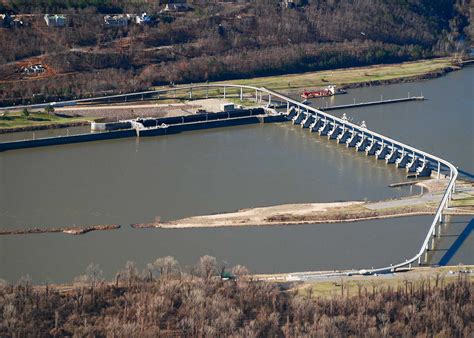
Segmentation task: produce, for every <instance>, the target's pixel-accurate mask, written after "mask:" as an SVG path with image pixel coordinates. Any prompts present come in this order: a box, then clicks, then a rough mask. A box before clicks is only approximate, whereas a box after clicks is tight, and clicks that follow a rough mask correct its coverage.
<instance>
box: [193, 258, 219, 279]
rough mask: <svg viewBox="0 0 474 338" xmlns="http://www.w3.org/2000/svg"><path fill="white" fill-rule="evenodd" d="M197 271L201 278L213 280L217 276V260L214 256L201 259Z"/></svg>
mask: <svg viewBox="0 0 474 338" xmlns="http://www.w3.org/2000/svg"><path fill="white" fill-rule="evenodd" d="M197 270H198V272H199V274H200V275H201V277H203V278H205V279H209V278H211V277H212V276H213V275H216V274H217V260H216V258H215V257H212V256H208V255H206V256H203V257H201V258H200V259H199V263H198V266H197Z"/></svg>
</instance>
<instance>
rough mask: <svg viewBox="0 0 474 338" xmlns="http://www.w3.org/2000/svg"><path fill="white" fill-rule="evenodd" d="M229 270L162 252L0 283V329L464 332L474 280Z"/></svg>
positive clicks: (33, 332) (20, 332)
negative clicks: (303, 282)
mask: <svg viewBox="0 0 474 338" xmlns="http://www.w3.org/2000/svg"><path fill="white" fill-rule="evenodd" d="M232 275H233V278H231V279H226V278H221V276H228V274H227V275H226V274H225V268H223V266H219V264H218V263H217V261H216V259H215V258H214V257H211V256H204V257H201V258H200V260H199V262H198V263H197V264H196V265H195V266H194V267H191V268H190V269H182V268H180V266H179V263H178V262H177V261H176V260H175V259H174V258H173V257H163V258H159V259H157V260H156V261H155V262H153V263H150V264H148V265H147V266H146V268H145V269H144V270H143V271H139V270H138V268H137V266H136V265H135V264H134V263H133V262H127V264H126V265H125V267H124V268H123V269H122V270H120V271H119V272H118V273H117V275H116V278H115V280H114V281H111V282H105V281H104V279H103V274H102V271H101V270H100V267H99V266H98V265H96V264H90V265H89V266H88V267H87V269H86V274H85V275H83V276H80V277H78V278H77V280H76V284H75V285H74V286H73V287H70V286H51V285H46V286H43V287H36V286H33V285H32V284H31V281H30V280H29V279H28V278H22V279H20V281H18V283H16V284H14V285H10V284H7V283H3V285H0V335H1V336H48V335H50V336H65V335H67V336H72V335H74V336H106V335H107V336H130V337H131V336H229V335H232V336H244V337H262V336H318V337H319V336H321V337H347V336H367V337H381V336H382V337H386V336H439V337H450V336H455V337H469V336H470V334H471V333H472V330H473V321H472V313H473V311H474V308H473V304H474V302H473V300H474V299H473V283H472V281H471V280H470V279H469V277H465V276H463V275H461V274H459V275H458V276H457V277H454V280H451V281H449V282H448V281H447V280H445V279H444V278H443V277H440V276H439V275H437V276H435V278H432V279H421V280H407V279H405V280H402V281H401V282H400V283H399V284H398V286H397V287H391V286H384V285H383V284H381V283H377V282H373V283H371V284H369V283H366V284H362V283H361V284H359V285H358V287H357V291H356V292H354V293H353V294H351V295H349V293H348V289H347V288H344V282H341V288H340V292H339V291H338V292H337V293H335V294H333V295H331V296H329V297H324V298H323V297H316V296H315V295H314V294H313V293H312V292H311V288H309V291H306V292H305V291H302V290H304V289H298V288H293V287H294V286H296V285H286V286H285V288H283V286H281V285H278V284H275V283H269V282H265V281H257V280H252V277H251V276H249V275H248V271H247V270H246V269H245V267H242V266H235V267H234V268H233V269H232Z"/></svg>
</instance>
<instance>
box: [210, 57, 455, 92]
mask: <svg viewBox="0 0 474 338" xmlns="http://www.w3.org/2000/svg"><path fill="white" fill-rule="evenodd" d="M447 67H455V66H453V64H452V62H451V59H450V58H438V59H430V60H421V61H414V62H404V63H399V64H391V65H375V66H368V67H357V68H345V69H335V70H325V71H319V72H309V73H301V74H288V75H280V76H267V77H256V78H251V79H245V80H231V81H222V82H213V83H220V84H222V83H233V84H241V85H252V86H256V87H266V88H268V89H273V90H283V89H295V88H306V87H322V86H327V85H328V84H335V85H348V84H353V83H361V82H371V81H384V80H392V79H402V78H410V77H414V76H421V75H425V74H429V73H432V72H436V71H440V70H442V69H445V68H447Z"/></svg>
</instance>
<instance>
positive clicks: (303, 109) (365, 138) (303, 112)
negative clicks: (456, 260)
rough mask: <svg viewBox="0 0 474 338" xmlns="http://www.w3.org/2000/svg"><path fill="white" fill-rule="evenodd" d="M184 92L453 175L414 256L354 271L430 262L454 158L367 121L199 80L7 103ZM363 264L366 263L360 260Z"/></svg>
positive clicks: (258, 90) (396, 161) (411, 168)
mask: <svg viewBox="0 0 474 338" xmlns="http://www.w3.org/2000/svg"><path fill="white" fill-rule="evenodd" d="M180 92H181V93H184V95H185V97H187V98H189V99H193V98H208V97H210V96H213V97H215V96H218V97H223V98H230V97H234V98H238V99H240V100H243V99H244V98H245V99H247V100H248V99H251V100H253V101H255V102H256V103H258V104H261V105H265V106H266V107H267V110H268V111H270V112H272V113H273V114H275V115H279V116H281V117H282V118H286V119H288V120H290V121H292V122H293V123H294V124H297V125H300V126H301V127H302V128H307V129H308V130H309V131H310V132H313V133H317V134H318V135H320V136H324V137H327V138H329V139H331V140H334V142H337V143H340V144H343V145H345V146H346V147H348V148H353V149H355V151H359V152H365V154H366V155H367V156H374V157H375V158H377V159H378V160H381V161H385V162H386V163H387V164H393V165H394V166H396V167H397V168H400V169H402V170H406V171H407V172H408V173H412V174H413V175H417V176H430V175H432V174H433V172H434V174H435V175H436V176H437V177H438V178H439V177H440V176H441V175H443V176H444V177H449V183H448V185H447V187H446V191H445V192H444V195H443V198H442V199H441V202H440V204H439V206H438V208H437V211H436V214H435V216H434V218H433V220H432V222H431V226H430V228H429V230H428V233H427V234H426V236H425V238H424V239H423V241H422V242H421V246H420V249H419V251H418V252H417V253H416V254H415V255H414V256H413V257H411V258H408V259H406V260H405V261H402V262H394V263H393V264H391V265H390V266H386V267H380V268H370V269H360V270H353V271H350V272H346V273H350V274H376V273H387V272H394V271H396V270H397V269H400V268H405V267H411V266H412V264H416V263H418V264H419V265H421V264H422V263H426V262H427V261H428V254H429V251H430V250H433V249H434V246H435V240H436V238H437V237H439V236H440V234H441V224H442V222H443V212H444V211H445V209H446V208H448V206H449V202H450V200H451V196H452V194H453V193H454V191H455V184H456V178H457V176H458V170H457V169H456V168H455V167H454V165H452V164H451V163H450V162H448V161H446V160H444V159H441V158H439V157H437V156H435V155H432V154H429V153H426V152H424V151H422V150H420V149H417V148H415V147H412V146H410V145H408V144H404V143H402V142H399V141H397V140H394V139H391V138H389V137H387V136H385V135H382V134H379V133H377V132H375V131H372V130H369V129H368V128H367V127H366V126H365V125H356V124H354V123H352V122H350V121H348V120H347V119H344V118H338V117H336V116H333V115H331V114H328V113H327V112H324V111H322V110H319V109H316V108H313V107H311V106H308V105H306V104H303V103H301V102H299V101H297V100H294V99H292V98H289V97H287V96H285V95H283V94H280V93H277V92H275V91H272V90H269V89H266V88H263V87H254V86H244V85H234V84H198V85H188V86H180V87H172V88H166V89H160V90H151V91H145V92H136V93H128V94H120V95H111V96H103V97H94V98H87V99H80V100H71V101H63V102H53V103H44V104H35V105H28V106H17V107H4V108H0V110H2V109H3V110H5V109H21V108H23V107H27V108H41V107H45V106H47V105H53V106H73V105H77V104H84V103H104V102H121V101H127V100H137V99H138V100H140V99H142V100H144V99H148V98H153V97H154V98H156V97H160V95H166V94H169V93H172V94H173V95H174V96H175V97H176V95H177V93H180ZM275 103H278V106H279V107H280V108H282V109H283V111H281V110H279V111H276V110H275V109H273V108H270V107H271V106H272V105H274V104H275ZM361 265H363V262H361Z"/></svg>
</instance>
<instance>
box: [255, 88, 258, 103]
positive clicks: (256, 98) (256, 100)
mask: <svg viewBox="0 0 474 338" xmlns="http://www.w3.org/2000/svg"><path fill="white" fill-rule="evenodd" d="M257 102H258V90H256V89H255V103H257Z"/></svg>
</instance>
